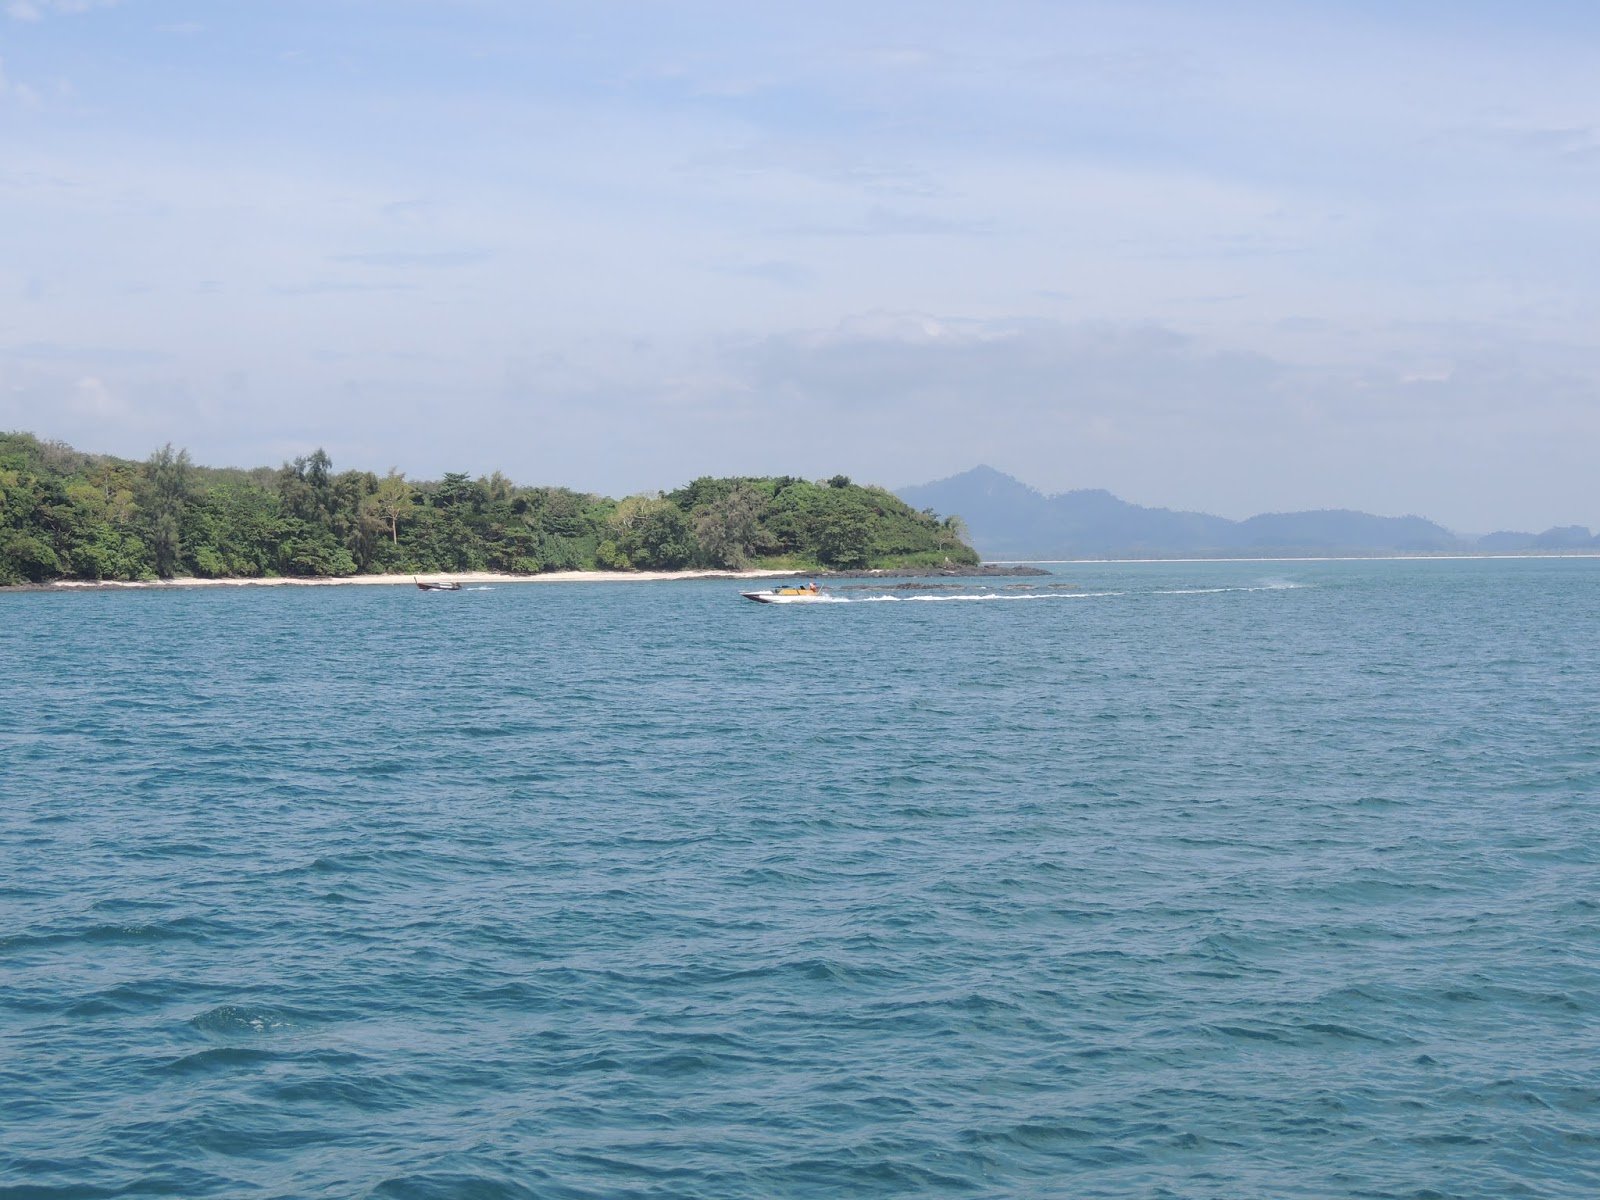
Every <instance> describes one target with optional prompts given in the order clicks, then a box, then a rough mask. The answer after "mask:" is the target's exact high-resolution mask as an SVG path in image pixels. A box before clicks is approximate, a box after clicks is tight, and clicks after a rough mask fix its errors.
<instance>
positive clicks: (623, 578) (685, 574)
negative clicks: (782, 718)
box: [0, 568, 820, 592]
mask: <svg viewBox="0 0 1600 1200" xmlns="http://www.w3.org/2000/svg"><path fill="white" fill-rule="evenodd" d="M805 574H806V572H804V571H790V570H773V569H769V568H758V569H752V570H748V571H546V572H543V573H541V574H538V575H510V574H505V573H502V572H499V571H461V572H458V573H455V574H437V573H435V574H427V575H415V576H412V575H346V576H343V577H341V578H336V579H334V578H318V577H311V576H292V575H261V576H250V577H241V578H233V579H200V578H196V577H189V578H183V579H135V580H120V579H94V580H87V579H57V580H54V581H52V582H50V583H22V584H13V585H12V586H10V587H4V588H0V592H95V591H178V590H186V589H189V588H213V587H223V588H227V587H235V588H240V587H414V586H416V583H417V581H419V580H420V581H421V582H423V583H459V584H462V585H463V586H468V585H484V584H502V583H506V584H511V583H661V582H667V581H670V580H674V579H774V578H796V577H798V576H801V575H805ZM818 574H819V577H820V573H818Z"/></svg>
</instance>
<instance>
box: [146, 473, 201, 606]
mask: <svg viewBox="0 0 1600 1200" xmlns="http://www.w3.org/2000/svg"><path fill="white" fill-rule="evenodd" d="M193 475H194V465H193V464H192V463H191V462H190V461H189V452H188V451H187V450H179V451H176V452H175V451H174V450H173V449H172V443H171V442H168V443H167V444H166V445H165V446H163V447H161V449H159V450H157V451H156V452H155V453H154V454H152V455H151V456H150V457H149V459H148V460H146V462H145V499H144V504H143V508H144V511H145V517H146V520H147V522H148V528H149V532H150V548H151V550H152V551H153V552H154V554H155V560H156V561H155V568H156V574H157V575H159V576H160V577H161V578H162V579H171V578H172V576H173V575H174V574H175V573H176V571H177V569H178V566H179V563H180V560H181V557H182V554H183V517H184V510H185V508H186V507H187V506H188V503H189V497H190V493H191V490H192V487H193Z"/></svg>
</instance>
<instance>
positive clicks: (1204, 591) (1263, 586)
mask: <svg viewBox="0 0 1600 1200" xmlns="http://www.w3.org/2000/svg"><path fill="white" fill-rule="evenodd" d="M1310 586H1311V585H1310V584H1309V583H1289V582H1288V581H1287V580H1273V581H1272V582H1270V583H1258V584H1255V585H1254V586H1251V587H1213V588H1162V589H1160V590H1157V591H1154V592H1151V593H1150V594H1151V595H1152V596H1215V595H1219V594H1220V593H1222V592H1288V591H1298V590H1299V589H1300V588H1307V587H1310Z"/></svg>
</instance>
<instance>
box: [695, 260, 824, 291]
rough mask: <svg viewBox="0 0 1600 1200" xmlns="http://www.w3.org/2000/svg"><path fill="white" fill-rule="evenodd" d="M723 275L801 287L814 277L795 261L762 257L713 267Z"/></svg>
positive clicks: (788, 286)
mask: <svg viewBox="0 0 1600 1200" xmlns="http://www.w3.org/2000/svg"><path fill="white" fill-rule="evenodd" d="M713 269H714V270H716V271H719V272H721V273H722V274H724V275H737V276H742V277H743V278H746V279H759V280H762V281H763V282H765V283H775V284H778V285H779V286H780V287H787V288H803V287H806V286H807V285H809V284H810V283H811V281H812V280H813V279H814V278H815V277H816V276H815V273H814V272H812V271H811V270H809V269H808V268H806V267H804V266H801V265H800V264H799V263H797V262H791V261H789V260H787V259H776V258H770V259H763V260H761V261H758V262H738V261H735V262H726V263H720V264H718V265H717V266H716V267H715V268H713Z"/></svg>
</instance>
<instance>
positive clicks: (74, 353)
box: [4, 342, 172, 367]
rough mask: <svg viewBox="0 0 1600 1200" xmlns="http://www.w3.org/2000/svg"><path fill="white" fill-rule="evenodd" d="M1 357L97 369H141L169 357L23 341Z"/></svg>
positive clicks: (132, 350) (121, 348) (115, 348)
mask: <svg viewBox="0 0 1600 1200" xmlns="http://www.w3.org/2000/svg"><path fill="white" fill-rule="evenodd" d="M4 355H5V357H9V358H13V359H18V360H24V361H28V362H38V363H73V364H77V365H79V366H85V365H91V364H92V365H95V366H99V367H129V366H144V365H147V364H150V363H158V362H166V361H170V359H171V357H172V356H171V355H170V354H167V353H165V352H163V351H160V350H150V349H140V348H136V347H135V348H130V347H124V346H83V345H70V344H65V343H61V342H24V343H21V344H18V345H14V346H10V347H8V348H7V349H6V350H5V351H4Z"/></svg>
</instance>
